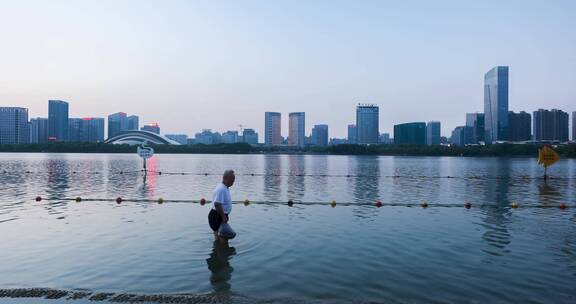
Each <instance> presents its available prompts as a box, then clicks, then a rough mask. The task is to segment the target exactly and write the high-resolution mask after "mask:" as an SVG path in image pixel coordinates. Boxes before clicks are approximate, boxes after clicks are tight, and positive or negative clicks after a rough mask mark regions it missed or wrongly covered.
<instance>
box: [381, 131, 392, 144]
mask: <svg viewBox="0 0 576 304" xmlns="http://www.w3.org/2000/svg"><path fill="white" fill-rule="evenodd" d="M379 141H380V143H381V144H385V145H388V144H391V143H392V140H391V139H390V133H382V134H380V140H379Z"/></svg>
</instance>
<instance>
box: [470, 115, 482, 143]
mask: <svg viewBox="0 0 576 304" xmlns="http://www.w3.org/2000/svg"><path fill="white" fill-rule="evenodd" d="M466 126H467V127H471V128H472V129H473V130H472V143H473V144H477V143H480V142H483V141H484V133H485V132H486V131H485V130H484V113H466Z"/></svg>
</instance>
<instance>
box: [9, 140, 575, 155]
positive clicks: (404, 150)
mask: <svg viewBox="0 0 576 304" xmlns="http://www.w3.org/2000/svg"><path fill="white" fill-rule="evenodd" d="M542 146H543V145H534V144H526V145H519V144H505V143H504V144H493V145H486V146H450V147H449V146H416V145H348V144H345V145H337V146H328V147H307V148H298V147H285V146H278V147H266V146H251V145H249V144H244V143H238V144H217V145H203V144H196V145H180V146H177V145H156V146H153V148H154V151H155V153H166V154H333V155H398V156H400V155H407V156H499V157H537V156H538V149H540V148H541V147H542ZM553 148H554V150H556V152H558V154H560V156H561V157H564V158H576V144H568V145H559V146H556V147H553ZM0 152H32V153H33V152H36V153H136V146H130V145H114V144H103V143H49V144H18V145H0Z"/></svg>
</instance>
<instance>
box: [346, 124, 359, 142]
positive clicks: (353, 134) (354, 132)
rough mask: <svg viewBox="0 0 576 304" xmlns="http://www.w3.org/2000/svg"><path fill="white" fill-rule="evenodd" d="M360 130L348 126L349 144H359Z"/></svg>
mask: <svg viewBox="0 0 576 304" xmlns="http://www.w3.org/2000/svg"><path fill="white" fill-rule="evenodd" d="M357 136H358V129H357V128H356V125H348V143H349V144H357V143H358V140H357Z"/></svg>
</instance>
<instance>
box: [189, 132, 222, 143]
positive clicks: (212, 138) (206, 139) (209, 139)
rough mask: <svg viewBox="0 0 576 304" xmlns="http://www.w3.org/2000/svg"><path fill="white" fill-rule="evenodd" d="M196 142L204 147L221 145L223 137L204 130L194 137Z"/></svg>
mask: <svg viewBox="0 0 576 304" xmlns="http://www.w3.org/2000/svg"><path fill="white" fill-rule="evenodd" d="M194 142H195V143H196V144H204V145H212V144H219V143H221V142H222V135H220V133H218V132H215V133H213V132H212V130H210V129H204V130H202V132H200V133H196V134H195V135H194Z"/></svg>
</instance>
